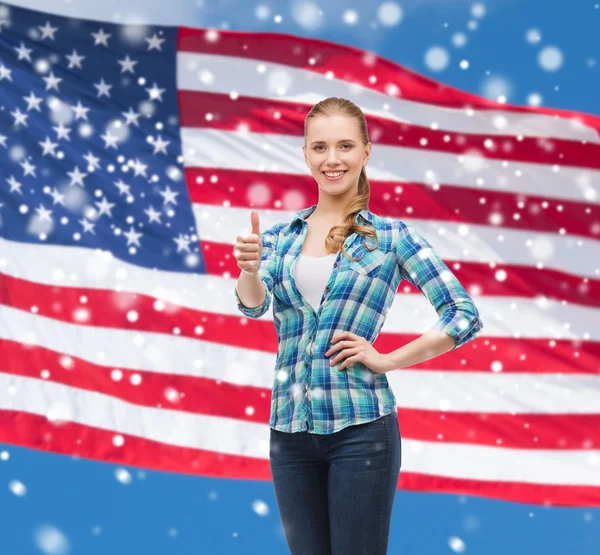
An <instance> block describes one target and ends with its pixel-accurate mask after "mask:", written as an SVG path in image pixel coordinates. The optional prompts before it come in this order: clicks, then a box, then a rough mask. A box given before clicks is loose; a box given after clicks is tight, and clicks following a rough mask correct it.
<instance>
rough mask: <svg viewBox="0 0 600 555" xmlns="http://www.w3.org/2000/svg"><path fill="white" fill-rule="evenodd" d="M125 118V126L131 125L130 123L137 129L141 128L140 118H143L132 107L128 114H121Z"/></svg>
mask: <svg viewBox="0 0 600 555" xmlns="http://www.w3.org/2000/svg"><path fill="white" fill-rule="evenodd" d="M121 113H122V114H123V115H124V116H125V118H126V120H127V121H126V122H125V125H129V124H130V123H133V124H134V125H135V126H136V127H139V124H138V118H139V117H141V116H142V114H138V113H137V112H134V110H133V108H132V107H131V106H130V107H129V111H128V112H121Z"/></svg>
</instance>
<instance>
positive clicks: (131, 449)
mask: <svg viewBox="0 0 600 555" xmlns="http://www.w3.org/2000/svg"><path fill="white" fill-rule="evenodd" d="M121 435H122V436H123V437H124V439H125V443H124V444H123V445H122V446H121V447H116V446H115V445H113V438H114V436H115V433H114V432H111V431H108V430H101V429H98V428H93V427H90V426H83V425H80V424H73V423H66V424H63V425H60V426H57V425H55V424H51V423H50V422H49V421H48V420H46V418H45V417H43V416H38V415H34V414H29V413H24V412H16V411H0V442H4V443H10V444H13V445H21V446H23V447H30V448H34V449H38V450H41V451H49V452H53V453H62V454H65V455H69V456H71V457H73V456H76V457H82V458H84V459H93V460H102V461H105V462H109V463H113V464H119V465H127V466H131V467H140V468H150V469H153V470H161V471H168V472H184V473H187V474H196V475H201V476H210V477H218V478H233V479H243V480H267V481H272V476H271V471H270V467H269V460H268V459H257V458H252V457H243V456H238V455H228V454H224V453H216V452H213V451H205V450H200V449H190V448H182V447H176V446H171V445H166V444H163V443H160V442H156V441H151V440H147V439H142V438H139V437H136V436H131V435H126V434H121ZM398 487H399V489H404V490H413V491H424V492H436V493H453V494H460V495H475V496H479V497H488V498H493V499H500V500H504V501H516V502H519V503H531V504H544V505H554V506H579V507H595V506H600V487H591V486H565V485H545V484H527V483H519V482H491V481H484V480H464V479H459V478H447V477H442V476H432V475H426V474H418V473H414V472H405V471H403V470H401V471H400V478H399V482H398Z"/></svg>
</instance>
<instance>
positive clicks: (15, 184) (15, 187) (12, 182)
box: [6, 175, 23, 195]
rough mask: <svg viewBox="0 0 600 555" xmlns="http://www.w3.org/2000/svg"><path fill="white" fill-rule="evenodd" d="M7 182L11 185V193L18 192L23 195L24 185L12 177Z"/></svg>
mask: <svg viewBox="0 0 600 555" xmlns="http://www.w3.org/2000/svg"><path fill="white" fill-rule="evenodd" d="M6 181H7V182H8V184H9V185H10V192H11V193H14V192H15V191H17V193H19V194H20V195H22V194H23V191H21V187H22V185H21V184H20V183H19V182H18V181H17V180H16V179H15V178H14V177H13V176H12V175H11V176H10V178H9V179H7V180H6Z"/></svg>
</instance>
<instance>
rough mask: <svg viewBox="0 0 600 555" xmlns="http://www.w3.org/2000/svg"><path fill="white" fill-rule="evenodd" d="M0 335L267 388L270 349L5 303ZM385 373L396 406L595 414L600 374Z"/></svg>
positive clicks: (88, 356) (94, 357) (99, 358)
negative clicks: (87, 321)
mask: <svg viewBox="0 0 600 555" xmlns="http://www.w3.org/2000/svg"><path fill="white" fill-rule="evenodd" d="M0 338H2V339H8V340H11V341H18V342H21V343H26V344H30V345H37V346H41V347H44V348H47V349H52V350H54V351H57V352H59V353H64V354H66V355H69V356H72V357H77V358H81V359H84V360H91V362H93V363H95V364H99V365H101V366H104V367H107V368H119V369H129V370H146V371H149V372H157V373H161V374H173V375H191V376H197V377H203V378H208V379H212V380H223V381H225V382H228V383H232V384H235V385H240V386H251V387H257V388H264V389H266V390H271V389H272V387H273V371H272V369H274V368H275V359H276V355H275V354H273V353H268V352H261V351H259V350H256V349H243V348H241V347H236V348H234V349H232V348H231V347H230V346H229V345H227V344H220V343H213V342H210V341H203V340H201V339H190V338H187V337H181V336H172V335H170V334H160V333H150V332H139V331H129V330H119V329H113V328H102V327H92V326H81V325H77V324H70V323H65V322H61V321H59V320H53V319H51V318H46V317H43V316H39V315H36V314H31V313H29V312H25V311H21V310H17V309H14V308H11V307H7V306H0ZM115 345H119V348H118V349H115ZM5 364H6V363H5ZM1 368H2V367H1V366H0V369H1ZM269 369H271V370H269ZM506 370H508V369H505V371H506ZM387 378H388V381H389V383H390V386H391V387H392V389H393V390H394V393H395V395H396V400H397V402H398V406H400V407H406V408H415V409H423V410H440V409H443V410H448V411H458V412H496V413H514V414H520V413H524V414H526V413H539V414H544V413H557V414H562V413H566V414H597V413H598V410H599V406H598V398H599V396H600V376H594V375H592V376H589V375H570V374H567V375H551V374H549V375H542V374H523V373H508V372H506V373H492V372H466V373H462V372H452V371H451V372H443V371H439V372H437V371H418V370H410V369H401V370H399V371H394V372H390V373H388V374H387Z"/></svg>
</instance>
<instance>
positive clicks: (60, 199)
mask: <svg viewBox="0 0 600 555" xmlns="http://www.w3.org/2000/svg"><path fill="white" fill-rule="evenodd" d="M48 194H49V195H50V196H51V197H52V205H53V206H54V205H55V204H62V205H63V206H66V205H65V195H61V194H60V193H59V192H58V190H57V189H56V187H54V189H52V192H50V193H48Z"/></svg>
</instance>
